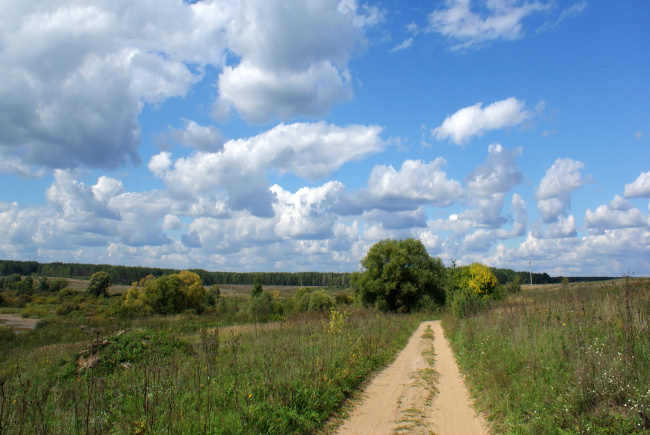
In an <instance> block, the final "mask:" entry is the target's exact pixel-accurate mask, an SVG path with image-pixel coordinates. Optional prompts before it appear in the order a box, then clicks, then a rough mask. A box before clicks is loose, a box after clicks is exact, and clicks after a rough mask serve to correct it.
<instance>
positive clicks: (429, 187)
mask: <svg viewBox="0 0 650 435" xmlns="http://www.w3.org/2000/svg"><path fill="white" fill-rule="evenodd" d="M446 164H447V162H446V161H445V159H443V158H442V157H438V158H436V159H435V160H434V161H432V162H429V163H425V162H423V161H421V160H405V161H404V162H403V163H402V167H401V169H400V170H399V171H397V170H395V168H393V166H392V165H390V166H385V165H376V166H375V167H374V168H373V169H372V171H371V173H370V176H369V177H368V182H367V188H365V189H361V190H359V191H357V192H353V193H350V194H347V195H344V196H342V197H341V198H340V202H339V204H338V205H337V207H336V210H337V212H338V213H340V214H343V215H347V214H360V213H363V212H364V211H365V210H370V209H379V210H385V211H404V210H413V209H416V208H418V207H420V206H421V205H423V204H429V205H436V206H448V205H450V204H452V203H453V202H454V201H456V200H457V199H458V198H460V197H461V196H462V195H463V194H464V191H463V188H462V187H461V185H460V183H459V182H458V181H456V180H454V179H449V178H447V174H446V172H445V171H444V170H443V168H444V167H445V166H446Z"/></svg>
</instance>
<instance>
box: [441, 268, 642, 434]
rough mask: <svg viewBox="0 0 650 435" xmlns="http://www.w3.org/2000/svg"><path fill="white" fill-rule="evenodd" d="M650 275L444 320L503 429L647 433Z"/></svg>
mask: <svg viewBox="0 0 650 435" xmlns="http://www.w3.org/2000/svg"><path fill="white" fill-rule="evenodd" d="M649 320H650V280H648V279H634V280H632V279H631V280H629V281H626V280H618V281H609V282H606V283H581V284H569V285H568V286H564V287H562V286H560V285H553V286H547V287H545V288H540V287H537V288H536V289H534V290H524V291H523V292H522V293H520V294H516V295H512V296H510V297H508V298H507V299H506V300H504V301H502V302H499V303H496V304H495V305H494V306H493V307H492V309H489V310H487V311H484V312H481V313H479V314H478V315H476V316H473V317H469V318H466V319H461V320H459V319H455V318H452V317H447V318H445V319H444V320H443V325H444V327H445V329H446V333H447V335H448V336H449V338H450V339H451V341H452V345H453V347H454V349H455V352H456V354H457V359H458V362H459V364H460V366H461V368H462V370H463V371H464V372H465V373H466V375H467V378H468V382H469V384H470V387H471V390H472V392H473V394H474V395H475V396H476V401H477V403H478V406H479V407H480V408H481V409H482V410H483V411H485V412H486V414H487V415H488V417H489V419H490V420H491V421H492V424H493V427H494V430H495V431H496V432H498V433H540V434H541V433H544V434H546V433H551V434H552V433H612V434H619V433H650V331H648V325H649Z"/></svg>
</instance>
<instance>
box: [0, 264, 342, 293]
mask: <svg viewBox="0 0 650 435" xmlns="http://www.w3.org/2000/svg"><path fill="white" fill-rule="evenodd" d="M189 271H190V272H193V273H196V274H197V275H198V276H199V277H200V278H201V280H202V281H203V284H204V285H206V286H211V285H213V284H235V285H252V284H253V283H254V281H255V279H256V277H259V278H261V280H262V282H263V283H264V285H283V286H300V287H348V286H349V284H350V275H351V274H350V273H347V272H254V273H253V272H219V271H216V272H209V271H206V270H203V269H189ZM97 272H104V273H106V274H108V276H109V277H110V278H111V282H112V283H113V284H118V285H131V284H132V283H134V282H139V281H140V280H141V279H143V278H146V277H147V276H154V277H159V276H166V275H174V274H178V273H180V272H181V269H166V268H159V267H142V266H114V265H109V264H78V263H60V262H54V263H39V262H37V261H17V260H0V276H4V277H7V276H10V275H14V274H15V275H20V276H49V277H53V278H74V279H88V278H90V277H91V276H92V275H93V274H95V273H97Z"/></svg>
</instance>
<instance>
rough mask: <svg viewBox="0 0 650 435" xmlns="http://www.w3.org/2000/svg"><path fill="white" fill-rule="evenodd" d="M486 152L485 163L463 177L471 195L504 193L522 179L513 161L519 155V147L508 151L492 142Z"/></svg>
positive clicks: (482, 195) (483, 195)
mask: <svg viewBox="0 0 650 435" xmlns="http://www.w3.org/2000/svg"><path fill="white" fill-rule="evenodd" d="M488 153H489V154H488V158H487V161H486V163H483V164H481V165H479V166H478V167H477V168H476V169H475V170H474V171H473V172H472V173H471V174H469V175H468V176H467V178H466V179H465V183H466V184H467V187H469V190H470V192H471V193H472V195H475V196H481V197H485V196H490V195H492V194H494V193H505V192H507V191H508V190H510V189H511V188H512V187H514V186H516V185H517V184H519V183H521V182H522V180H523V174H522V173H521V171H519V170H518V168H517V162H516V161H515V158H516V157H517V156H518V155H521V147H518V148H515V149H513V150H512V151H508V150H507V149H505V148H504V147H502V146H501V145H499V144H492V145H490V147H489V148H488Z"/></svg>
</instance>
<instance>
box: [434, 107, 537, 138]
mask: <svg viewBox="0 0 650 435" xmlns="http://www.w3.org/2000/svg"><path fill="white" fill-rule="evenodd" d="M482 106H483V103H476V104H475V105H473V106H469V107H465V108H463V109H460V110H459V111H458V112H456V113H454V114H453V115H451V116H447V118H446V119H445V120H444V122H443V123H442V125H441V126H440V127H437V128H435V129H433V130H432V131H431V133H432V134H433V136H434V137H435V138H436V139H438V140H445V139H450V140H451V141H453V142H454V143H455V144H456V145H463V144H466V143H467V142H469V141H470V140H471V139H472V138H473V137H474V136H482V135H483V134H484V133H486V132H487V131H490V130H498V129H502V128H506V127H514V126H516V125H519V124H521V123H522V122H524V121H526V120H528V119H530V118H532V117H533V116H534V115H533V113H532V112H531V111H529V110H526V103H525V102H523V101H520V100H518V99H516V98H515V97H510V98H508V99H506V100H501V101H496V102H494V103H492V104H490V105H489V106H487V107H485V108H482Z"/></svg>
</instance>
